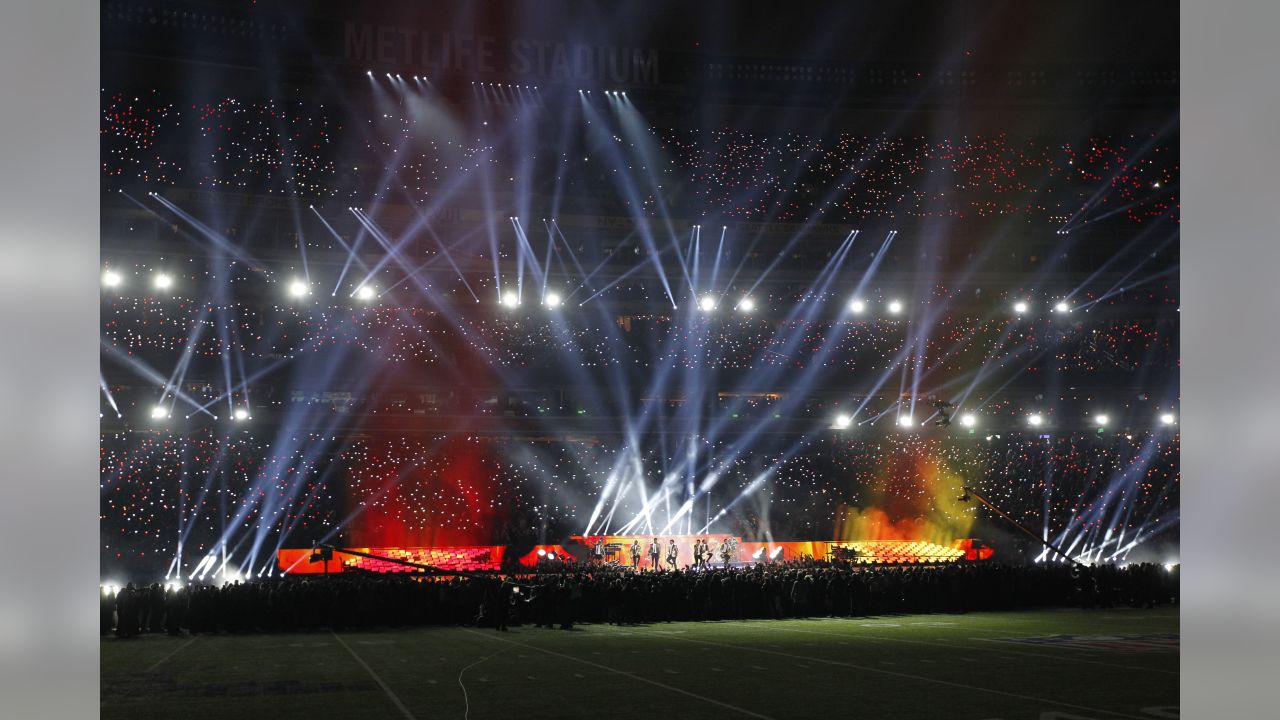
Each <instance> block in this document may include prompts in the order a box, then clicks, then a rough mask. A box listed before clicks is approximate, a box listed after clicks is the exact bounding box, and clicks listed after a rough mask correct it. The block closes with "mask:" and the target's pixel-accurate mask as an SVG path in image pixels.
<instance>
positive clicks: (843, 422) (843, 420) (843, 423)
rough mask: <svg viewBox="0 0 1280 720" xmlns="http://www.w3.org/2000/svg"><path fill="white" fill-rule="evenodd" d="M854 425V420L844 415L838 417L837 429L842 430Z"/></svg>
mask: <svg viewBox="0 0 1280 720" xmlns="http://www.w3.org/2000/svg"><path fill="white" fill-rule="evenodd" d="M852 423H853V418H851V417H849V416H848V415H843V414H842V415H837V416H836V427H838V428H840V429H841V430H843V429H845V428H847V427H849V425H850V424H852Z"/></svg>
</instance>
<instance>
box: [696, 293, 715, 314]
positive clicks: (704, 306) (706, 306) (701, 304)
mask: <svg viewBox="0 0 1280 720" xmlns="http://www.w3.org/2000/svg"><path fill="white" fill-rule="evenodd" d="M698 309H699V310H701V311H702V312H704V313H709V312H712V311H714V310H715V309H716V299H715V298H713V297H711V296H710V295H704V296H703V297H702V299H701V300H699V301H698Z"/></svg>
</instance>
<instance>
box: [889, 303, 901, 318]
mask: <svg viewBox="0 0 1280 720" xmlns="http://www.w3.org/2000/svg"><path fill="white" fill-rule="evenodd" d="M889 312H890V313H891V314H893V315H897V314H898V313H900V312H902V303H901V302H899V301H898V300H890V301H889Z"/></svg>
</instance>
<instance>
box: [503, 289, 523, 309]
mask: <svg viewBox="0 0 1280 720" xmlns="http://www.w3.org/2000/svg"><path fill="white" fill-rule="evenodd" d="M502 305H503V306H504V307H509V308H513V307H519V305H520V296H519V295H516V294H515V293H513V292H505V293H503V294H502Z"/></svg>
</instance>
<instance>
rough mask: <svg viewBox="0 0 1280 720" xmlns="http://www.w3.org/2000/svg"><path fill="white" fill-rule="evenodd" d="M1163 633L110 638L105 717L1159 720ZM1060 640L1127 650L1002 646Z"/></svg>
mask: <svg viewBox="0 0 1280 720" xmlns="http://www.w3.org/2000/svg"><path fill="white" fill-rule="evenodd" d="M1177 634H1178V615H1177V610H1176V608H1163V609H1159V610H1130V609H1123V610H1121V609H1117V610H1094V611H1080V610H1048V611H1037V612H1015V613H972V614H967V615H902V616H884V617H875V618H848V619H813V620H789V621H766V620H760V621H746V622H708V623H673V624H663V625H650V626H640V627H623V628H619V627H613V626H604V625H580V626H577V627H576V628H575V629H574V630H571V631H564V630H545V629H539V628H533V627H518V628H512V629H511V632H509V633H497V632H494V631H492V630H476V629H467V628H430V629H416V630H403V631H381V632H355V633H339V634H336V635H335V634H333V633H329V632H324V633H313V634H288V635H254V636H240V637H226V636H201V637H198V638H195V639H191V638H185V637H184V638H170V637H166V636H144V637H141V638H137V639H134V640H127V641H124V640H118V639H115V638H107V639H104V640H103V641H102V657H101V672H102V717H103V718H130V719H131V720H142V719H144V718H192V719H198V718H218V719H219V720H223V719H228V718H229V719H230V720H249V719H251V718H271V720H287V719H288V718H403V719H408V718H415V719H417V720H426V719H427V718H468V717H469V718H476V719H484V718H520V719H522V720H534V719H535V718H600V719H602V720H606V719H607V720H614V719H616V718H664V719H665V720H683V719H685V718H734V717H754V718H809V717H812V718H912V719H916V718H919V719H921V720H923V719H926V718H928V719H931V720H936V719H939V718H958V719H965V720H995V719H997V718H998V719H1000V720H1086V719H1092V720H1107V719H1108V718H1120V717H1127V718H1141V719H1142V720H1160V719H1161V718H1176V717H1178V714H1177V705H1178V650H1177V645H1176V640H1175V638H1176V636H1177ZM1058 635H1076V636H1120V637H1122V638H1125V637H1128V638H1133V639H1136V640H1139V642H1137V643H1132V642H1130V641H1124V642H1118V643H1116V645H1117V646H1116V647H1108V648H1101V647H1097V646H1088V647H1081V646H1078V645H1076V646H1070V645H1067V644H1065V643H1062V642H1053V643H1034V644H1033V643H1031V642H1027V641H1025V640H1024V641H1021V642H1014V641H1012V639H1016V638H1023V639H1026V638H1045V637H1050V636H1058ZM1144 636H1145V637H1148V641H1149V643H1150V644H1148V645H1145V646H1144V645H1143V644H1142V643H1141V642H1140V640H1141V638H1143V637H1144ZM1150 636H1163V637H1162V638H1160V639H1159V640H1152V639H1150ZM1170 636H1172V637H1170ZM1159 644H1163V645H1164V647H1160V646H1159Z"/></svg>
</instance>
